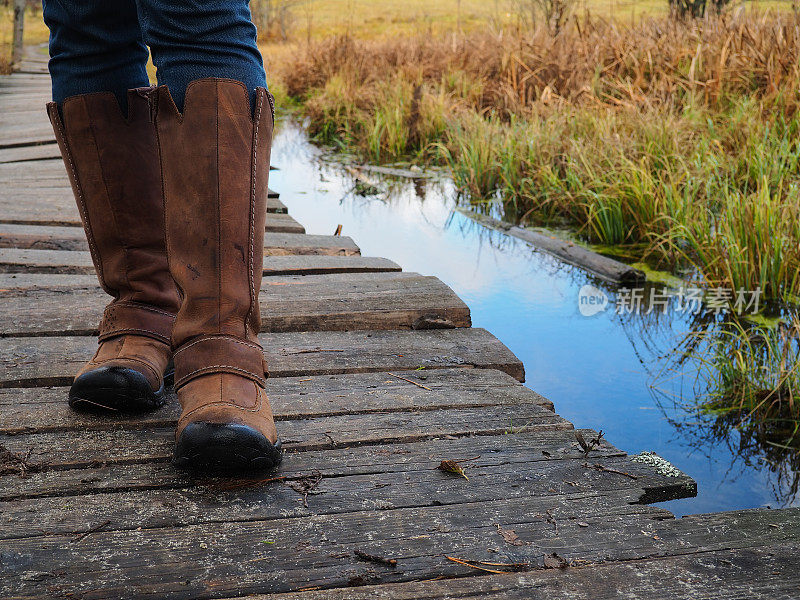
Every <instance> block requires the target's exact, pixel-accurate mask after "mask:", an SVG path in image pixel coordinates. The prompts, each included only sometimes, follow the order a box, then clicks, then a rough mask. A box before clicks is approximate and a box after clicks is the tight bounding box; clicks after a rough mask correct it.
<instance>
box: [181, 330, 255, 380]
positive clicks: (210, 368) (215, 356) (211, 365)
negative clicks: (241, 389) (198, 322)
mask: <svg viewBox="0 0 800 600" xmlns="http://www.w3.org/2000/svg"><path fill="white" fill-rule="evenodd" d="M174 357H175V389H178V388H180V387H182V386H184V385H186V384H187V383H189V382H190V381H191V380H192V379H195V378H197V377H200V376H202V375H208V374H210V373H231V374H233V375H240V376H242V377H247V378H248V379H252V380H253V381H255V382H256V383H257V384H259V385H260V386H261V387H264V385H266V377H265V375H266V373H267V364H266V361H265V360H264V351H263V350H262V349H261V346H259V345H258V344H254V343H253V342H248V341H245V340H241V339H238V338H234V337H231V336H227V335H210V336H204V337H201V338H197V339H194V340H192V341H190V342H187V343H185V344H184V345H183V346H181V347H180V348H178V349H177V350H176V351H175V354H174Z"/></svg>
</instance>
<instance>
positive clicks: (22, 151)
mask: <svg viewBox="0 0 800 600" xmlns="http://www.w3.org/2000/svg"><path fill="white" fill-rule="evenodd" d="M60 156H61V154H60V153H59V150H58V145H57V144H55V143H52V144H37V145H35V146H21V147H19V148H4V149H0V163H10V162H18V161H23V162H24V161H34V160H42V159H48V158H58V157H60Z"/></svg>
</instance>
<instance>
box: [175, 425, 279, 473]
mask: <svg viewBox="0 0 800 600" xmlns="http://www.w3.org/2000/svg"><path fill="white" fill-rule="evenodd" d="M282 458H283V450H282V448H281V442H280V440H278V441H277V442H276V443H275V444H272V442H270V441H269V440H268V439H267V438H266V437H265V436H264V435H263V434H261V433H259V432H258V431H256V430H255V429H253V428H252V427H248V426H247V425H240V424H238V423H204V422H199V423H189V424H188V425H187V426H186V427H184V429H183V431H182V432H181V435H180V438H179V439H178V441H177V442H176V444H175V458H174V459H173V463H174V464H175V466H176V467H178V468H179V469H184V470H187V471H202V472H205V473H215V474H220V475H227V474H234V473H256V472H264V471H268V470H270V469H273V468H275V467H276V466H278V465H279V464H280V462H281V459H282Z"/></svg>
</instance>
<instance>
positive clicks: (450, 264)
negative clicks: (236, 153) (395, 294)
mask: <svg viewBox="0 0 800 600" xmlns="http://www.w3.org/2000/svg"><path fill="white" fill-rule="evenodd" d="M320 155H321V152H320V150H319V149H317V148H315V147H314V146H312V145H311V144H310V143H308V141H307V139H306V137H305V135H304V134H303V132H302V130H301V129H300V128H299V127H297V126H296V125H293V124H290V123H285V124H284V125H283V127H281V128H280V131H279V132H278V134H277V135H276V139H275V143H274V147H273V153H272V164H273V165H275V166H277V167H278V168H279V169H280V170H279V171H273V172H272V174H271V179H270V186H271V187H272V188H273V189H276V190H278V191H279V192H281V199H282V200H283V202H284V203H285V204H286V205H287V206H288V207H289V212H290V213H291V215H292V216H293V217H294V218H295V219H297V220H298V221H300V222H301V223H302V224H303V225H304V226H305V227H306V230H307V232H308V233H310V234H332V233H333V232H334V230H335V229H336V226H337V224H339V223H341V224H342V225H343V231H342V234H343V235H347V236H350V237H352V238H353V239H354V240H355V242H356V243H357V244H358V246H359V247H360V248H361V251H362V254H363V255H365V256H383V257H386V258H389V259H391V260H393V261H395V262H397V263H399V264H400V265H401V266H402V267H403V269H404V270H405V271H413V272H419V273H422V274H424V275H435V276H437V277H439V278H440V279H441V280H442V281H444V282H445V283H446V284H447V285H449V286H450V287H451V288H453V290H454V291H455V292H456V293H457V294H458V295H459V296H460V297H461V298H462V299H463V300H464V301H465V302H466V303H467V305H469V307H470V309H471V311H472V321H473V325H474V326H475V327H484V328H486V329H488V330H489V331H491V332H492V333H493V334H494V335H496V336H497V337H498V338H499V339H500V340H501V341H503V342H504V343H505V344H506V345H507V346H508V347H509V348H510V349H511V350H512V351H513V352H515V353H516V355H517V356H518V357H519V358H520V359H521V360H522V361H523V363H524V365H525V370H526V373H527V382H526V385H528V386H529V387H530V388H532V389H534V390H536V391H537V392H539V393H540V394H542V395H544V396H546V397H548V398H549V399H551V400H552V401H553V402H554V403H555V406H556V411H557V412H558V413H559V414H560V415H562V416H563V417H564V418H566V419H568V420H569V421H572V422H573V423H574V424H575V426H576V427H586V428H592V429H595V430H598V429H602V430H603V431H605V433H606V437H607V439H608V440H609V441H610V442H611V443H612V444H614V445H615V446H617V447H618V448H620V449H622V450H625V451H627V452H630V453H636V452H640V451H643V450H651V451H655V452H657V453H658V454H660V455H661V456H663V457H664V458H666V459H667V460H669V461H671V462H672V463H673V464H674V465H675V466H677V467H678V468H679V469H681V470H683V471H684V472H686V473H688V474H689V475H691V476H692V477H694V478H695V479H696V480H697V483H698V496H697V498H691V499H685V500H676V501H672V502H667V503H664V504H663V506H664V507H666V508H668V509H669V510H671V511H673V512H675V513H676V514H678V515H682V514H690V513H700V512H713V511H721V510H732V509H739V508H751V507H759V506H767V505H769V506H773V507H778V506H787V505H792V504H795V505H799V504H800V499H794V500H793V499H791V498H790V497H787V493H786V491H785V489H783V485H782V484H781V483H780V482H779V481H778V479H777V477H776V476H775V475H774V474H773V473H771V472H770V470H769V469H768V468H767V466H766V465H765V464H762V463H761V461H760V460H758V459H756V460H754V461H752V462H754V463H755V464H746V463H747V462H751V461H744V460H742V459H741V458H737V456H736V454H735V452H734V451H731V450H730V449H729V448H728V446H727V445H726V444H724V443H722V442H715V441H713V440H709V439H708V438H707V437H704V434H703V431H702V430H701V429H699V428H698V427H696V426H694V425H692V423H691V419H693V417H691V416H690V415H688V414H687V413H686V412H685V411H684V410H683V409H681V408H676V407H675V406H674V405H673V403H672V402H671V401H670V400H669V397H668V396H667V397H666V399H665V397H664V396H663V395H661V394H655V393H654V392H653V390H652V389H651V386H650V383H651V382H652V381H653V377H652V374H653V372H657V371H658V370H659V369H661V368H662V367H661V365H662V364H663V361H659V360H658V357H659V355H660V354H662V353H663V352H664V351H665V350H667V349H669V348H671V347H673V346H674V345H675V344H676V343H677V341H678V339H679V337H680V336H681V334H683V333H685V332H686V331H687V330H688V324H687V323H686V322H684V321H683V320H682V318H681V317H678V316H674V315H669V316H661V317H660V318H659V319H658V322H657V323H655V324H652V323H651V324H647V323H643V322H642V319H641V318H640V317H639V318H636V317H634V318H630V317H620V316H617V315H615V314H613V309H611V310H608V311H606V312H604V313H601V314H599V315H596V316H594V317H590V318H587V317H583V316H581V314H580V313H579V312H578V309H577V301H578V290H579V289H580V288H581V286H582V285H584V284H585V283H587V281H588V279H587V277H586V276H585V275H584V274H583V273H582V272H581V271H579V270H576V269H574V268H572V267H569V266H565V265H563V264H561V263H560V262H559V261H556V260H555V259H552V258H550V257H548V256H547V255H543V254H540V253H537V252H534V251H532V249H531V248H530V247H529V246H528V245H527V244H525V243H523V242H520V241H519V240H517V239H515V238H510V237H507V236H504V235H501V234H498V233H496V232H492V231H489V230H487V229H485V228H483V227H480V226H478V225H476V224H474V223H473V222H472V221H471V220H470V219H468V218H466V217H464V216H463V215H461V214H459V213H457V212H453V208H454V206H455V201H454V199H453V198H454V194H453V193H452V189H448V187H449V186H448V185H447V184H444V185H430V184H428V185H427V186H425V188H426V189H424V190H422V189H419V186H418V189H417V190H415V188H414V186H413V185H411V184H403V183H401V184H399V185H398V187H399V189H397V190H396V191H394V192H393V193H391V194H387V193H384V194H382V195H381V197H380V198H377V197H371V198H370V197H362V196H359V195H357V194H354V193H353V191H352V188H353V184H352V178H350V177H348V176H347V175H346V174H345V173H344V172H343V171H342V170H341V169H339V168H337V167H336V166H335V165H333V164H327V163H326V162H325V161H320V160H318V158H319V156H320ZM419 192H422V197H419V195H418V194H419ZM648 371H650V372H648ZM691 383H692V382H691V381H688V387H689V390H687V389H686V388H687V382H686V381H681V379H680V378H672V379H671V380H670V381H669V382H668V383H667V384H666V385H667V386H668V388H671V389H667V390H666V391H667V393H668V394H670V393H679V392H680V390H681V386H683V389H684V391H690V389H691ZM661 385H664V384H661ZM670 421H673V422H675V423H677V425H678V426H677V427H676V425H675V423H671V422H670ZM732 439H733V443H738V435H737V434H735V433H734V434H733V435H732Z"/></svg>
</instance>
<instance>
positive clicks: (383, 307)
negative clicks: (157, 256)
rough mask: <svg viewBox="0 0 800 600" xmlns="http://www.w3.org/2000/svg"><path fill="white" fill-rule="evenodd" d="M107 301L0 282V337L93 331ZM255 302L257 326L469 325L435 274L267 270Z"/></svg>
mask: <svg viewBox="0 0 800 600" xmlns="http://www.w3.org/2000/svg"><path fill="white" fill-rule="evenodd" d="M279 258H280V259H281V260H284V259H287V258H289V257H279ZM299 258H303V259H305V258H306V257H299ZM325 258H328V257H325ZM337 258H338V257H337ZM352 258H353V259H358V260H362V259H360V258H359V257H352ZM271 261H272V259H269V261H268V262H271ZM301 266H303V267H305V266H306V265H301ZM0 268H2V267H0ZM109 300H110V299H109V297H108V296H107V295H106V294H105V293H104V292H102V291H101V290H100V288H99V287H98V286H97V285H93V286H90V287H89V289H86V288H79V287H77V286H76V287H72V288H67V289H64V288H62V289H49V290H48V289H33V290H30V289H19V288H16V289H8V288H3V289H0V337H14V336H25V335H95V334H96V333H97V325H98V319H99V316H100V315H101V314H102V311H103V309H104V307H105V305H106V304H107V303H108V302H109ZM260 305H261V314H262V322H261V327H262V331H264V332H279V331H334V330H336V331H344V330H348V329H432V328H448V327H469V326H470V325H471V320H470V311H469V308H468V307H467V305H466V304H464V302H463V301H462V300H461V299H460V298H459V297H458V296H456V294H455V293H454V292H453V291H452V290H451V289H450V288H449V287H447V286H446V285H445V284H444V283H442V282H441V281H440V280H439V279H437V278H435V277H423V276H422V275H417V274H413V273H409V274H405V273H394V272H377V273H331V274H325V275H300V276H298V275H294V276H285V275H282V276H281V275H278V276H274V277H266V278H264V280H263V282H262V292H261V295H260Z"/></svg>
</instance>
